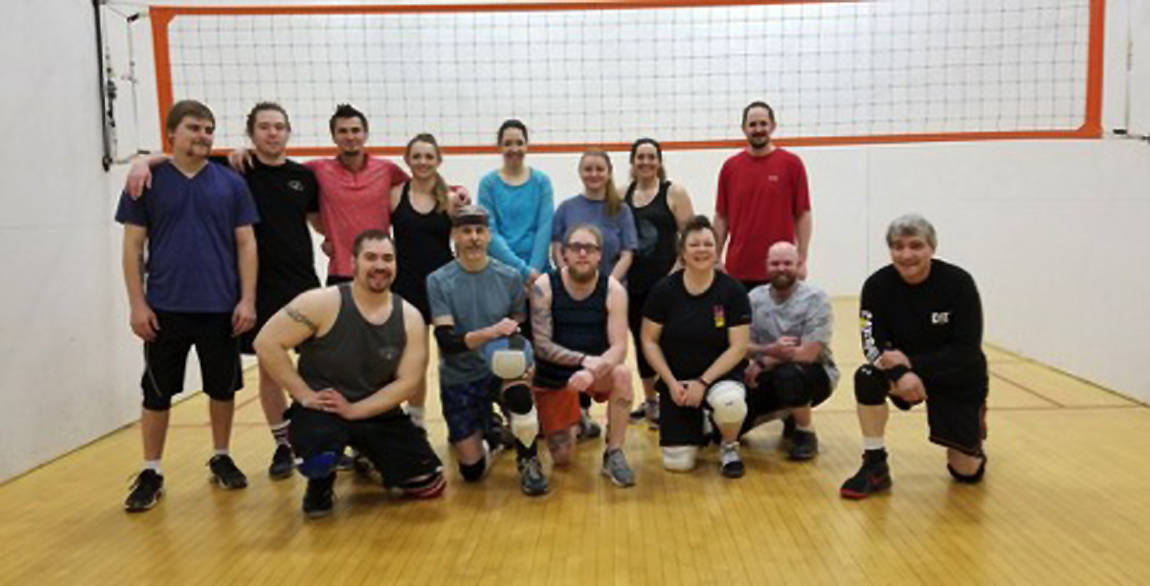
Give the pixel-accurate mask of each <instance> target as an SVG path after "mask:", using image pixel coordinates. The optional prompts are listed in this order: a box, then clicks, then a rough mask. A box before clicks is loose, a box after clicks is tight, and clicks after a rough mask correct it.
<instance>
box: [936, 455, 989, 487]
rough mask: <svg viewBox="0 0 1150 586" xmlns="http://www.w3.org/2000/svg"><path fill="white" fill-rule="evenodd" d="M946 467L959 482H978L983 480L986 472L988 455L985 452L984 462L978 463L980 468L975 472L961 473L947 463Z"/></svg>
mask: <svg viewBox="0 0 1150 586" xmlns="http://www.w3.org/2000/svg"><path fill="white" fill-rule="evenodd" d="M946 469H947V471H948V472H950V475H951V476H953V477H954V479H955V481H957V482H961V483H963V484H978V483H979V482H982V477H983V475H984V474H986V455H985V454H983V456H982V463H981V464H979V465H978V470H976V471H975V472H974V474H970V475H967V474H960V473H959V472H958V470H955V469H954V467H953V466H951V465H950V464H947V465H946Z"/></svg>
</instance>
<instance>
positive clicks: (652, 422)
mask: <svg viewBox="0 0 1150 586" xmlns="http://www.w3.org/2000/svg"><path fill="white" fill-rule="evenodd" d="M644 410H645V411H646V414H645V415H646V416H647V427H649V428H651V429H653V430H657V429H659V398H658V397H656V398H654V399H651V400H650V401H647V402H646V405H645V406H644Z"/></svg>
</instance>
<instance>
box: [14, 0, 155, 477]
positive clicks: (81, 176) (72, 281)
mask: <svg viewBox="0 0 1150 586" xmlns="http://www.w3.org/2000/svg"><path fill="white" fill-rule="evenodd" d="M95 47H96V41H95V33H94V28H93V13H92V5H91V2H90V1H89V0H53V1H51V2H18V3H10V5H8V6H7V7H6V17H5V18H4V19H3V20H2V21H0V54H2V55H5V56H6V58H5V59H4V60H3V64H2V65H0V70H2V72H3V73H2V76H3V78H4V79H5V80H6V82H5V86H4V87H5V91H4V92H3V94H2V96H0V103H2V104H3V107H0V128H2V129H3V131H4V136H5V140H4V141H0V165H2V169H0V175H2V176H3V177H4V188H3V189H2V190H0V199H2V201H3V208H4V210H5V213H4V214H3V217H2V218H0V248H2V249H3V250H5V251H7V253H6V254H5V255H4V257H3V258H4V260H3V263H4V264H3V273H4V276H5V279H6V280H7V283H6V284H5V285H4V286H3V289H2V291H3V292H2V293H0V332H2V334H0V396H2V397H3V403H4V408H3V409H0V480H3V479H5V478H9V477H11V476H13V475H15V474H18V473H20V472H22V471H25V470H27V469H29V468H31V467H33V466H36V465H37V464H40V463H42V462H44V461H47V460H49V459H51V458H53V457H55V456H58V455H60V454H62V453H64V452H66V451H68V450H70V449H72V448H75V447H76V446H78V445H81V444H83V443H85V442H87V441H90V440H92V439H95V438H97V437H99V436H101V435H103V434H105V433H107V432H108V431H110V430H112V429H115V428H116V427H118V426H120V425H123V424H125V423H128V422H129V421H131V420H132V419H133V418H134V417H137V416H138V402H139V399H138V397H139V391H137V390H135V388H134V385H133V380H134V379H135V377H136V376H137V373H138V370H137V369H138V366H139V358H138V356H139V349H138V347H137V346H136V345H135V344H134V343H133V341H132V340H131V336H130V333H129V332H128V330H127V327H126V325H127V317H126V313H125V310H124V302H123V297H124V294H123V288H122V285H121V284H120V283H121V280H120V278H119V274H120V273H119V266H120V265H119V254H118V250H119V248H118V246H119V238H118V234H119V233H118V231H117V230H116V229H115V228H114V227H113V224H112V221H111V218H112V212H113V200H112V198H111V196H110V195H109V194H110V189H109V183H108V181H107V176H106V175H105V173H104V171H103V170H102V168H101V166H100V157H101V150H100V122H99V121H100V117H99V101H98V97H99V93H98V91H97V87H98V84H97V79H96V58H95V54H96V53H95ZM129 456H131V457H135V456H136V454H130V455H129V454H125V457H129Z"/></svg>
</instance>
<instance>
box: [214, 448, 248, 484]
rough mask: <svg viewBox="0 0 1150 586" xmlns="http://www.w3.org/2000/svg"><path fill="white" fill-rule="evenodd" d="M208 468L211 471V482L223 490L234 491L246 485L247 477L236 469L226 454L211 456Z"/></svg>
mask: <svg viewBox="0 0 1150 586" xmlns="http://www.w3.org/2000/svg"><path fill="white" fill-rule="evenodd" d="M208 468H209V469H211V471H212V482H213V483H215V484H218V485H220V486H222V487H224V488H227V489H236V488H244V487H245V486H247V485H248V477H247V476H244V473H243V472H240V469H239V468H236V463H235V462H233V461H232V457H231V456H229V455H227V454H223V455H219V456H212V459H211V460H208Z"/></svg>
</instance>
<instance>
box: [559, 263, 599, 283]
mask: <svg viewBox="0 0 1150 586" xmlns="http://www.w3.org/2000/svg"><path fill="white" fill-rule="evenodd" d="M567 274H568V275H569V276H570V277H571V280H572V281H575V282H576V283H579V284H580V285H582V284H585V283H590V282H591V281H593V280H595V277H596V276H598V274H599V270H598V267H595V266H592V267H591V268H589V269H587V270H586V271H581V270H579V269H577V268H575V266H574V265H568V266H567Z"/></svg>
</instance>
